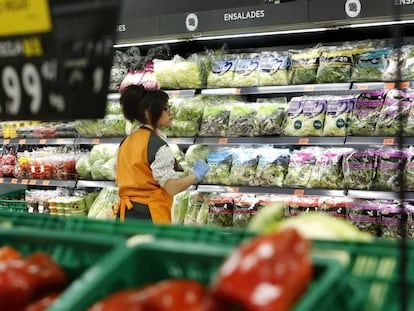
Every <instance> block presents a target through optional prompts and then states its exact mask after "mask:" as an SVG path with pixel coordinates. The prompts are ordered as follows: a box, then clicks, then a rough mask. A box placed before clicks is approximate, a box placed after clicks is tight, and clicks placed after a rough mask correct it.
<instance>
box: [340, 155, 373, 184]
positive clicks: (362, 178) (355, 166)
mask: <svg viewBox="0 0 414 311" xmlns="http://www.w3.org/2000/svg"><path fill="white" fill-rule="evenodd" d="M375 165H376V157H375V152H374V151H373V150H359V151H358V150H354V151H353V152H351V153H350V154H349V155H348V156H347V157H345V159H344V161H343V169H342V171H343V174H344V182H345V185H346V187H347V188H348V189H354V190H369V189H371V188H372V185H373V182H374V178H375Z"/></svg>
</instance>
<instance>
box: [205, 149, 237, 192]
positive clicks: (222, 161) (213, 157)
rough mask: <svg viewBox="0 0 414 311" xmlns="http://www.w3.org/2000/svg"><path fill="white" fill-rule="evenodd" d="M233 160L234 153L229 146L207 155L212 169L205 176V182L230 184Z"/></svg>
mask: <svg viewBox="0 0 414 311" xmlns="http://www.w3.org/2000/svg"><path fill="white" fill-rule="evenodd" d="M232 160H233V153H232V152H231V149H229V148H223V149H218V150H215V151H212V152H210V153H209V154H208V156H207V163H208V164H209V165H210V170H209V171H208V173H207V174H206V176H204V179H203V182H204V183H206V184H213V185H214V184H219V185H230V184H231V183H230V179H229V177H230V170H231V163H232Z"/></svg>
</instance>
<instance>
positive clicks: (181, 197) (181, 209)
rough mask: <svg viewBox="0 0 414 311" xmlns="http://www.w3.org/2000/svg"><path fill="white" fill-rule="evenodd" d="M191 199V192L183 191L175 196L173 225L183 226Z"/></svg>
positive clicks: (172, 209)
mask: <svg viewBox="0 0 414 311" xmlns="http://www.w3.org/2000/svg"><path fill="white" fill-rule="evenodd" d="M189 197H190V191H183V192H181V193H178V194H176V195H175V196H174V201H173V205H172V207H171V223H172V224H175V225H177V224H183V223H184V218H185V215H186V213H187V209H188V201H189Z"/></svg>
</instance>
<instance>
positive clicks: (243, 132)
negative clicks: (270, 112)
mask: <svg viewBox="0 0 414 311" xmlns="http://www.w3.org/2000/svg"><path fill="white" fill-rule="evenodd" d="M256 111H257V110H256V106H255V105H253V104H248V103H238V104H235V105H233V106H232V108H231V111H230V116H229V126H228V130H227V136H228V137H238V136H253V135H254V127H255V118H256Z"/></svg>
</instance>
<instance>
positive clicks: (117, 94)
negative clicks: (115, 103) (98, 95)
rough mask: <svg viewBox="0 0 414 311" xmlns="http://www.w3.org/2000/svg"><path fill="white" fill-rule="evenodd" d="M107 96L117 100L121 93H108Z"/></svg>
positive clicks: (109, 98)
mask: <svg viewBox="0 0 414 311" xmlns="http://www.w3.org/2000/svg"><path fill="white" fill-rule="evenodd" d="M107 98H108V100H119V99H120V98H121V93H109V94H108V96H107Z"/></svg>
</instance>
